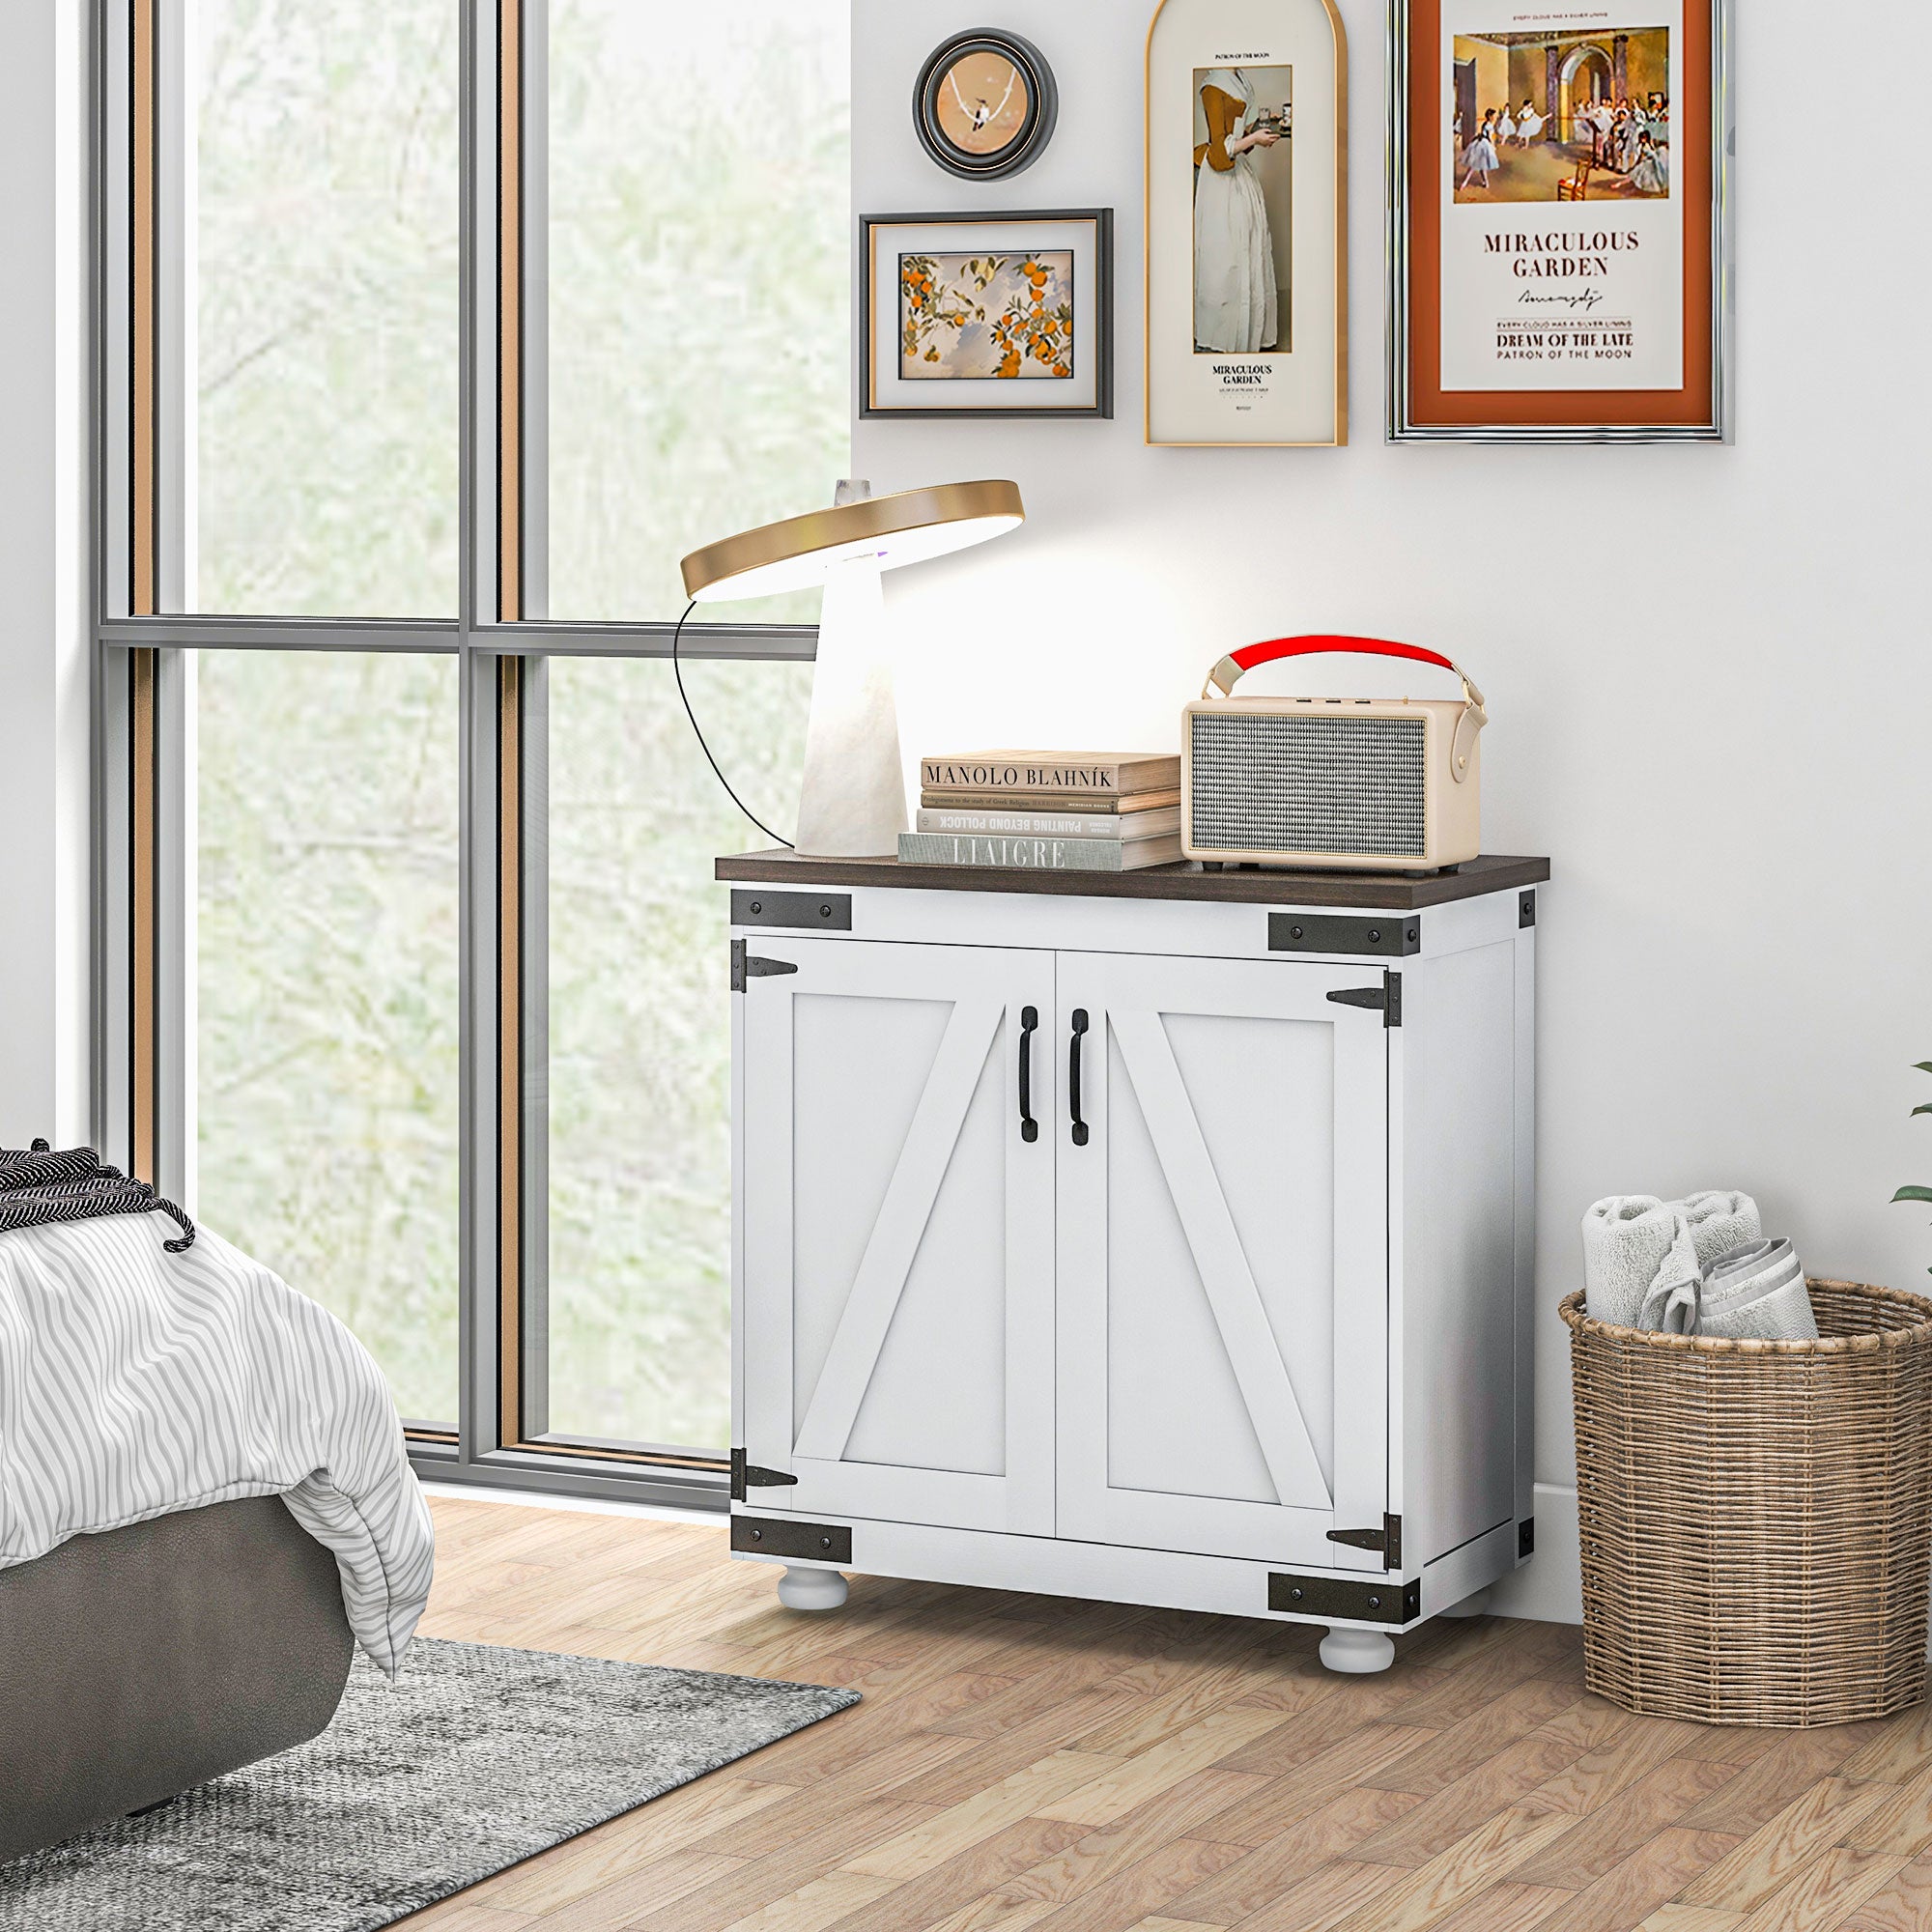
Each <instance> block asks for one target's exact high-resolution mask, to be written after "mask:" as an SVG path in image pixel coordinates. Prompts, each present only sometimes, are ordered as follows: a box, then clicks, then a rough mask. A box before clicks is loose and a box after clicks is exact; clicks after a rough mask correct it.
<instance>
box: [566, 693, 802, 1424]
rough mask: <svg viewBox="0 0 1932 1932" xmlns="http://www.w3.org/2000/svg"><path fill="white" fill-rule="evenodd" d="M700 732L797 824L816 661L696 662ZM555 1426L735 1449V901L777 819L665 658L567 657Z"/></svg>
mask: <svg viewBox="0 0 1932 1932" xmlns="http://www.w3.org/2000/svg"><path fill="white" fill-rule="evenodd" d="M685 683H686V687H687V688H688V690H689V691H690V693H691V698H692V703H693V705H694V707H695V708H696V712H697V716H698V718H699V719H700V721H701V722H702V723H703V725H704V731H705V736H706V737H707V738H708V739H709V740H710V743H711V748H712V750H713V751H714V752H715V753H717V756H718V761H719V763H720V764H721V765H722V766H723V767H724V769H725V772H726V774H727V775H728V776H729V777H730V779H731V781H732V783H733V784H734V785H736V786H737V788H738V790H739V791H740V792H741V793H742V794H743V795H744V798H745V802H746V804H748V805H749V806H750V807H751V808H752V810H753V811H755V812H757V813H758V814H759V816H760V817H762V818H764V819H766V820H767V821H768V822H769V823H770V824H772V825H774V826H776V827H777V828H778V829H779V830H780V831H781V832H783V831H789V830H790V827H791V823H792V820H793V817H794V816H795V814H796V805H795V800H796V798H797V786H798V779H799V772H800V768H801V766H802V764H803V761H804V750H805V716H806V708H807V704H808V701H809V697H810V688H811V667H810V665H809V664H724V663H718V662H712V663H708V664H696V665H693V664H689V663H687V665H686V667H685ZM549 784H550V840H549V867H550V884H549V894H548V906H549V920H550V960H549V970H550V1005H549V1021H550V1083H549V1091H550V1194H549V1208H550V1254H549V1261H550V1270H549V1272H550V1291H549V1310H548V1329H549V1355H550V1374H549V1428H550V1431H551V1433H552V1434H554V1435H578V1436H587V1437H591V1438H593V1439H616V1440H624V1441H633V1442H651V1443H660V1444H673V1445H676V1444H682V1445H687V1446H692V1447H696V1448H700V1449H712V1450H719V1451H722V1450H724V1449H725V1448H726V1447H727V1446H728V1445H729V1441H730V1427H731V1150H730V1071H731V1003H730V995H729V992H728V991H727V989H726V975H727V960H728V957H729V952H728V926H729V911H730V898H729V895H728V893H727V892H726V891H725V888H724V887H722V886H720V885H717V884H716V883H714V881H713V879H712V876H711V863H712V860H713V859H714V858H715V857H716V855H717V854H719V853H720V852H735V851H741V850H743V849H744V848H745V846H746V844H747V842H748V839H749V840H757V841H760V842H761V836H760V835H759V834H758V833H756V832H755V831H754V830H753V829H752V828H751V827H749V826H748V825H747V824H746V823H745V821H744V820H743V819H742V818H741V817H740V816H739V815H738V812H737V810H736V809H735V808H734V807H733V806H732V804H731V801H730V800H729V799H728V798H727V797H725V793H724V791H723V790H722V789H721V788H720V786H719V784H718V781H717V780H716V779H715V778H714V777H713V776H712V774H711V772H710V770H709V768H708V767H707V766H706V764H705V762H704V756H703V753H701V752H700V751H699V750H698V748H697V744H696V740H695V739H694V737H693V736H692V731H691V726H690V725H689V723H688V722H687V721H686V719H685V716H684V712H683V709H682V707H681V706H680V705H679V703H678V696H677V689H676V686H675V685H674V683H673V682H672V678H671V668H670V666H669V665H668V664H667V663H666V662H665V661H664V660H662V659H658V660H654V661H636V662H628V663H609V662H592V661H585V660H561V659H559V660H554V661H553V662H552V664H551V666H550V771H549Z"/></svg>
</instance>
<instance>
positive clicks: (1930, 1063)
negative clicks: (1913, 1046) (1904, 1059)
mask: <svg viewBox="0 0 1932 1932" xmlns="http://www.w3.org/2000/svg"><path fill="white" fill-rule="evenodd" d="M1917 1070H1918V1072H1920V1073H1932V1060H1921V1061H1919V1062H1918V1069H1917Z"/></svg>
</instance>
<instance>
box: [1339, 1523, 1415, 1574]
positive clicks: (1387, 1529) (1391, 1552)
mask: <svg viewBox="0 0 1932 1932" xmlns="http://www.w3.org/2000/svg"><path fill="white" fill-rule="evenodd" d="M1328 1541H1329V1542H1330V1543H1346V1544H1347V1545H1349V1547H1350V1548H1351V1549H1373V1550H1374V1551H1375V1552H1376V1554H1377V1555H1378V1556H1379V1557H1380V1558H1381V1559H1382V1568H1383V1569H1384V1570H1400V1569H1401V1568H1402V1519H1401V1517H1399V1516H1385V1517H1383V1518H1382V1526H1381V1527H1380V1528H1379V1529H1331V1530H1330V1531H1329V1532H1328Z"/></svg>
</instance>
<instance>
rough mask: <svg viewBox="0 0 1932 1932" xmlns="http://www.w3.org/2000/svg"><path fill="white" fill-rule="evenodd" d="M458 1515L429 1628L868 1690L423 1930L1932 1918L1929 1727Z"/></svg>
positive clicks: (1701, 1923)
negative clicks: (1788, 1721)
mask: <svg viewBox="0 0 1932 1932" xmlns="http://www.w3.org/2000/svg"><path fill="white" fill-rule="evenodd" d="M435 1510H436V1518H437V1528H438V1534H439V1540H440V1551H439V1557H438V1576H437V1585H436V1594H435V1597H434V1598H433V1600H432V1602H431V1606H430V1612H429V1615H428V1617H427V1618H426V1619H425V1621H424V1624H423V1630H424V1632H425V1633H426V1634H430V1635H433V1636H448V1637H462V1638H467V1639H469V1640H472V1641H476V1642H482V1643H504V1644H523V1645H527V1646H530V1647H532V1648H538V1649H548V1650H562V1651H579V1652H582V1653H584V1654H587V1655H593V1656H600V1657H617V1658H630V1659H634V1660H637V1661H639V1662H651V1663H667V1664H685V1665H691V1666H696V1667H700V1668H704V1669H710V1670H726V1671H739V1672H745V1673H748V1674H755V1675H762V1676H784V1677H791V1678H797V1679H802V1680H805V1681H808V1682H810V1683H815V1684H842V1685H849V1686H851V1687H852V1688H853V1689H854V1690H860V1691H863V1692H864V1693H865V1702H864V1703H863V1704H860V1705H859V1706H858V1707H857V1708H855V1709H853V1710H850V1711H847V1712H844V1713H842V1714H840V1715H839V1716H838V1717H836V1718H833V1719H829V1720H828V1721H827V1722H825V1723H822V1724H819V1725H816V1726H814V1727H813V1728H812V1729H810V1730H808V1731H804V1732H801V1733H800V1734H799V1735H797V1736H795V1737H792V1738H788V1739H785V1740H784V1741H783V1742H782V1743H780V1744H777V1745H774V1746H772V1747H770V1748H768V1749H766V1750H762V1751H759V1752H757V1753H756V1754H755V1755H753V1756H752V1757H750V1758H746V1759H743V1760H741V1761H740V1762H739V1763H737V1764H734V1765H730V1766H727V1767H726V1768H725V1770H723V1771H720V1772H716V1773H714V1774H713V1775H712V1776H709V1777H705V1778H701V1779H699V1780H698V1781H697V1782H696V1784H692V1785H687V1786H685V1787H684V1788H683V1789H682V1790H679V1791H675V1792H672V1793H670V1794H669V1795H668V1796H667V1797H664V1798H661V1799H659V1800H657V1801H656V1802H655V1803H654V1804H646V1805H643V1806H641V1807H640V1808H639V1809H638V1810H636V1811H633V1812H631V1813H629V1814H628V1815H627V1816H625V1817H623V1818H620V1819H618V1820H616V1821H614V1822H613V1823H611V1824H610V1825H607V1826H605V1827H603V1828H602V1829H601V1830H599V1831H596V1832H591V1833H586V1834H585V1835H584V1836H582V1837H581V1838H578V1839H575V1840H573V1841H571V1842H570V1843H569V1844H566V1845H563V1846H560V1847H559V1848H558V1849H557V1850H555V1851H554V1852H551V1853H548V1854H546V1855H545V1856H543V1857H541V1858H537V1859H532V1860H531V1861H528V1862H527V1863H526V1864H523V1865H519V1866H517V1867H515V1868H514V1869H513V1870H511V1871H508V1872H505V1873H503V1874H502V1875H500V1876H499V1877H497V1878H494V1879H490V1880H488V1881H486V1882H485V1883H484V1884H482V1885H479V1886H477V1887H475V1888H474V1889H471V1890H469V1891H467V1892H465V1893H463V1894H462V1895H461V1897H459V1898H455V1899H451V1900H449V1901H447V1902H446V1903H444V1904H442V1905H440V1906H437V1907H434V1908H432V1909H431V1910H430V1911H428V1912H424V1913H421V1914H419V1915H417V1916H416V1917H415V1918H411V1919H408V1920H406V1921H405V1923H406V1924H407V1925H408V1926H409V1927H410V1928H412V1932H428V1928H432V1927H434V1928H436V1932H524V1928H535V1927H541V1928H542V1932H593V1928H596V1929H597V1932H602V1928H615V1927H638V1928H641V1929H642V1932H752V1928H757V1932H827V1928H834V1927H836V1928H838V1932H926V1928H932V1932H940V1929H941V1928H943V1932H1018V1928H1021V1927H1038V1928H1051V1932H1128V1928H1135V1932H1208V1928H1218V1927H1224V1926H1239V1927H1241V1928H1242V1932H1325V1928H1336V1932H1420V1928H1422V1927H1425V1926H1430V1927H1437V1928H1440V1932H1527V1928H1529V1927H1531V1926H1535V1927H1537V1928H1539V1932H1629V1928H1633V1927H1638V1926H1641V1927H1643V1928H1645V1932H1826V1928H1828V1927H1843V1928H1846V1929H1847V1932H1919V1929H1920V1928H1932V1707H1927V1708H1921V1709H1919V1710H1918V1711H1915V1712H1912V1713H1910V1714H1909V1715H1907V1716H1905V1717H1903V1718H1898V1719H1891V1720H1889V1721H1888V1722H1886V1723H1883V1724H1862V1725H1853V1726H1849V1727H1842V1728H1837V1729H1833V1730H1825V1731H1814V1732H1776V1731H1728V1730H1711V1729H1705V1728H1702V1727H1699V1726H1696V1725H1691V1724H1677V1723H1663V1722H1658V1721H1654V1720H1650V1719H1634V1718H1629V1717H1625V1716H1624V1715H1623V1714H1621V1713H1620V1712H1618V1711H1616V1710H1614V1709H1613V1708H1612V1707H1611V1706H1609V1705H1608V1704H1605V1702H1603V1701H1602V1700H1601V1699H1599V1698H1596V1697H1592V1696H1590V1695H1588V1694H1586V1692H1585V1691H1584V1690H1583V1687H1582V1666H1581V1659H1580V1634H1579V1633H1578V1632H1577V1631H1575V1630H1571V1629H1568V1628H1563V1627H1558V1626H1554V1625H1547V1624H1524V1623H1507V1622H1503V1621H1500V1620H1497V1619H1492V1618H1484V1619H1480V1620H1476V1621H1471V1622H1463V1623H1451V1622H1438V1623H1437V1624H1436V1625H1435V1626H1432V1627H1430V1628H1429V1629H1426V1630H1425V1631H1423V1632H1422V1633H1420V1634H1417V1635H1416V1636H1414V1637H1410V1638H1406V1639H1403V1640H1402V1641H1401V1645H1400V1647H1401V1651H1402V1655H1401V1657H1400V1659H1399V1661H1398V1662H1397V1663H1396V1666H1395V1668H1394V1669H1393V1670H1390V1671H1388V1672H1387V1673H1386V1674H1384V1675H1382V1676H1379V1677H1371V1678H1355V1679H1345V1678H1338V1677H1334V1676H1331V1675H1329V1674H1328V1673H1326V1672H1324V1671H1323V1670H1322V1669H1321V1666H1320V1665H1319V1664H1318V1663H1317V1662H1316V1659H1315V1642H1316V1637H1315V1634H1311V1633H1309V1632H1306V1631H1302V1630H1298V1629H1294V1628H1291V1627H1286V1626H1281V1625H1272V1624H1266V1623H1255V1622H1246V1621H1236V1620H1233V1619H1228V1618H1220V1617H1201V1616H1183V1615H1179V1614H1178V1613H1175V1612H1172V1611H1163V1610H1137V1609H1130V1608H1122V1607H1120V1606H1117V1605H1115V1606H1110V1605H1083V1604H1075V1603H1069V1602H1066V1601H1064V1600H1061V1599H1057V1598H1042V1597H1022V1596H1018V1595H1012V1594H1009V1593H1005V1592H998V1591H987V1590H961V1589H952V1588H942V1587H939V1586H937V1585H932V1584H921V1583H893V1582H884V1581H874V1580H870V1579H867V1578H863V1577H861V1578H855V1579H854V1581H853V1584H852V1597H851V1601H850V1603H849V1604H848V1605H846V1607H845V1608H844V1609H842V1610H839V1611H836V1612H834V1613H832V1614H830V1615H825V1616H817V1617H809V1616H801V1615H796V1614H793V1613H790V1612H787V1611H784V1610H781V1609H780V1608H779V1607H778V1606H777V1604H776V1602H775V1601H774V1598H773V1594H772V1591H773V1581H774V1578H775V1576H776V1572H775V1571H774V1570H772V1569H771V1568H769V1567H767V1566H765V1565H762V1564H750V1563H733V1562H731V1561H730V1560H729V1559H728V1558H727V1557H726V1555H725V1537H724V1533H723V1531H722V1530H721V1529H713V1528H710V1527H696V1526H692V1525H688V1524H684V1523H657V1522H648V1521H639V1520H633V1519H629V1518H616V1517H605V1516H590V1515H582V1514H565V1513H561V1512H548V1511H542V1512H540V1511H533V1510H526V1509H518V1508H513V1507H508V1506H499V1505H494V1504H485V1503H474V1502H468V1501H457V1502H452V1501H445V1500H442V1499H439V1500H438V1501H437V1502H436V1504H435ZM1921 1859H1922V1861H1921Z"/></svg>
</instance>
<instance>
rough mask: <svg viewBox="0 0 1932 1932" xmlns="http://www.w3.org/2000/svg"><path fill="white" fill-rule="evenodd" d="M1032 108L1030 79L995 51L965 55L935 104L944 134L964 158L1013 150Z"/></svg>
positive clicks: (942, 79)
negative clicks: (1029, 87) (1028, 84)
mask: <svg viewBox="0 0 1932 1932" xmlns="http://www.w3.org/2000/svg"><path fill="white" fill-rule="evenodd" d="M1032 107H1033V95H1032V93H1031V92H1030V91H1029V89H1028V87H1027V79H1026V75H1025V74H1024V73H1022V72H1021V71H1020V70H1019V69H1018V68H1017V67H1015V66H1014V65H1013V63H1012V62H1011V61H1010V60H1009V59H1008V58H1007V57H1006V55H1004V54H1000V53H993V52H990V51H976V52H972V53H967V54H964V55H962V56H961V57H960V58H959V59H958V60H956V61H954V62H953V63H952V66H951V67H949V68H947V69H946V71H944V72H943V73H942V74H941V75H940V76H939V89H938V98H937V99H935V100H934V102H933V112H934V118H935V119H936V120H937V121H938V123H939V130H940V132H941V133H942V134H944V135H945V136H946V138H947V139H948V140H949V141H950V142H952V145H953V146H954V147H955V148H957V149H958V150H959V151H960V152H961V153H962V154H967V155H979V156H990V155H997V154H999V153H1000V152H1001V150H1002V149H1005V148H1009V147H1011V146H1012V144H1013V142H1014V141H1016V140H1017V139H1018V138H1019V135H1020V132H1021V130H1022V129H1023V128H1025V127H1026V124H1027V116H1028V113H1029V112H1030V111H1031V109H1032Z"/></svg>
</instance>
